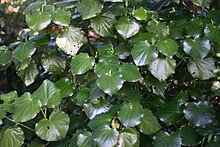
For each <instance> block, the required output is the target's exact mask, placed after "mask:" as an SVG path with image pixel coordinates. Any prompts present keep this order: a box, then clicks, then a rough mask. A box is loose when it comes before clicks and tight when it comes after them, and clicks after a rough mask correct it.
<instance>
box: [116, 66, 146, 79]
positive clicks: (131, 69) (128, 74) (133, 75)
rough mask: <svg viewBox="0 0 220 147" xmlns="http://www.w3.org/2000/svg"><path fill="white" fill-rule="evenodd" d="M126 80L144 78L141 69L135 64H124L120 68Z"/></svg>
mask: <svg viewBox="0 0 220 147" xmlns="http://www.w3.org/2000/svg"><path fill="white" fill-rule="evenodd" d="M119 71H120V73H121V74H122V77H123V79H124V80H126V81H129V82H136V81H141V80H143V78H142V76H141V74H140V72H139V69H138V68H137V67H136V66H135V65H134V64H122V65H121V66H120V68H119Z"/></svg>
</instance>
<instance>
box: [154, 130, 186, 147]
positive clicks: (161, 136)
mask: <svg viewBox="0 0 220 147" xmlns="http://www.w3.org/2000/svg"><path fill="white" fill-rule="evenodd" d="M153 139H154V141H153V146H154V147H181V144H182V139H181V138H180V135H179V134H178V133H172V134H168V133H167V132H159V133H157V134H156V136H154V138H153Z"/></svg>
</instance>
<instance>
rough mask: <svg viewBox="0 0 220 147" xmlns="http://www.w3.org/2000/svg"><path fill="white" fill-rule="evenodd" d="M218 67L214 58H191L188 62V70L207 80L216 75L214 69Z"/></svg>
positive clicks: (193, 74)
mask: <svg viewBox="0 0 220 147" xmlns="http://www.w3.org/2000/svg"><path fill="white" fill-rule="evenodd" d="M215 69H216V67H215V62H214V59H213V58H206V59H203V60H193V59H190V60H189V63H188V71H189V73H190V74H191V75H192V76H193V77H194V78H198V79H201V80H207V79H210V78H212V77H215V75H214V74H213V71H214V70H215Z"/></svg>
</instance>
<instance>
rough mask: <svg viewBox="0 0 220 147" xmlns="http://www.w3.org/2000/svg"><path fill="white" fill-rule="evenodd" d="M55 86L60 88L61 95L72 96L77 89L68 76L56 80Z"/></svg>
mask: <svg viewBox="0 0 220 147" xmlns="http://www.w3.org/2000/svg"><path fill="white" fill-rule="evenodd" d="M55 86H56V87H57V88H59V89H60V92H61V97H62V98H64V97H68V96H72V95H73V94H74V91H75V87H74V85H73V84H72V83H71V81H70V80H69V79H68V78H62V79H59V80H58V81H56V83H55Z"/></svg>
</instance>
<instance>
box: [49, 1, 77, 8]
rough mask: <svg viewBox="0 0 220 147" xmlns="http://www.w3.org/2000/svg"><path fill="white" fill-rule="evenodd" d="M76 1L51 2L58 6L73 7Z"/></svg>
mask: <svg viewBox="0 0 220 147" xmlns="http://www.w3.org/2000/svg"><path fill="white" fill-rule="evenodd" d="M77 2H78V0H62V1H59V2H55V3H53V4H54V5H56V6H58V7H62V8H66V9H69V8H73V7H74V6H75V5H76V4H77Z"/></svg>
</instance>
